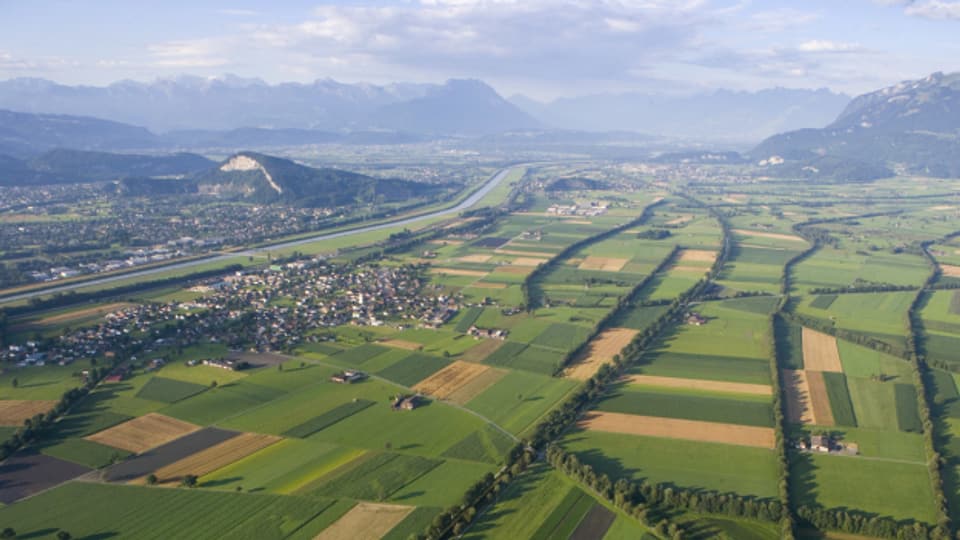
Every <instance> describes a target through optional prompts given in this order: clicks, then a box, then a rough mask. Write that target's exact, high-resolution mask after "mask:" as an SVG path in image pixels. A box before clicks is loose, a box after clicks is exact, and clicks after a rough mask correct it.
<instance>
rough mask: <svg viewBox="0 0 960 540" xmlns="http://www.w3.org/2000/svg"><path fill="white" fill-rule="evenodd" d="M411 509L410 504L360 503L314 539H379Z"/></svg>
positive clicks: (411, 510)
mask: <svg viewBox="0 0 960 540" xmlns="http://www.w3.org/2000/svg"><path fill="white" fill-rule="evenodd" d="M413 510H414V508H413V507H412V506H399V505H394V504H374V503H360V504H358V505H356V506H354V507H353V508H352V509H351V510H350V511H349V512H347V513H346V514H344V515H343V517H341V518H340V519H338V520H337V521H336V522H334V524H333V525H331V526H330V527H327V528H326V529H324V531H323V532H321V533H320V534H318V535H317V536H315V537H314V540H380V539H381V538H383V537H384V536H386V534H387V533H388V532H390V529H392V528H394V527H396V526H397V525H398V524H399V523H400V522H401V521H403V520H404V518H406V517H407V516H408V515H409V514H410V513H411V512H413Z"/></svg>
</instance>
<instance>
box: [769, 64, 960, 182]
mask: <svg viewBox="0 0 960 540" xmlns="http://www.w3.org/2000/svg"><path fill="white" fill-rule="evenodd" d="M750 154H751V156H752V157H753V158H755V159H758V160H768V159H769V158H770V157H773V156H778V157H780V158H782V159H785V160H787V161H788V163H787V165H789V162H791V161H792V162H796V163H801V164H803V163H807V162H813V161H817V160H819V161H823V160H824V158H839V159H840V160H843V161H845V162H847V163H853V162H860V163H863V164H864V165H867V166H872V167H877V166H879V167H886V168H889V169H890V170H892V171H894V172H897V173H901V174H921V175H927V176H936V177H956V176H960V73H954V74H950V75H944V74H943V73H934V74H933V75H930V76H929V77H926V78H924V79H919V80H914V81H904V82H901V83H899V84H897V85H894V86H891V87H888V88H884V89H882V90H878V91H876V92H871V93H868V94H864V95H862V96H859V97H857V98H856V99H854V100H853V101H851V102H850V104H849V105H848V106H847V107H846V108H845V109H844V110H843V111H842V112H841V113H840V114H839V116H838V117H837V118H836V119H835V120H834V121H833V122H832V123H830V124H829V125H828V126H826V127H825V128H822V129H803V130H797V131H791V132H787V133H783V134H780V135H775V136H773V137H770V138H768V139H767V140H765V141H763V142H762V143H761V144H760V145H759V146H757V147H756V148H754V149H753V151H751V153H750ZM810 167H813V168H817V167H816V166H815V165H810Z"/></svg>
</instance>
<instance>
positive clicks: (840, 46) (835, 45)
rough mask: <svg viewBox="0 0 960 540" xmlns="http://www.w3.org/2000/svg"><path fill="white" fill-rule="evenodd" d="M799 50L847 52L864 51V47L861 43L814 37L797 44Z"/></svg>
mask: <svg viewBox="0 0 960 540" xmlns="http://www.w3.org/2000/svg"><path fill="white" fill-rule="evenodd" d="M797 50H799V51H801V52H810V53H845V52H856V51H862V50H863V47H862V46H861V45H860V44H859V43H845V42H842V41H830V40H828V39H812V40H810V41H805V42H803V43H801V44H800V45H799V46H797Z"/></svg>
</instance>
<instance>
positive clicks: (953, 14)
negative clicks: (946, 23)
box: [904, 0, 960, 19]
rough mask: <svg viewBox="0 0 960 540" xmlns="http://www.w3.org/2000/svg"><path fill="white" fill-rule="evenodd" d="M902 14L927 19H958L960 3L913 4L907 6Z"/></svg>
mask: <svg viewBox="0 0 960 540" xmlns="http://www.w3.org/2000/svg"><path fill="white" fill-rule="evenodd" d="M904 13H906V14H907V15H914V16H917V17H924V18H927V19H960V2H949V1H947V0H927V1H925V2H913V3H911V4H910V5H909V6H907V8H906V10H905V11H904Z"/></svg>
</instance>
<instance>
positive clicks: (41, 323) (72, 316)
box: [10, 302, 133, 332]
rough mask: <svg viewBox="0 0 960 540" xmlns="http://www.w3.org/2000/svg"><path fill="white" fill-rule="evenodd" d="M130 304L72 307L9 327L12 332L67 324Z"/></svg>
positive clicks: (115, 303) (116, 303)
mask: <svg viewBox="0 0 960 540" xmlns="http://www.w3.org/2000/svg"><path fill="white" fill-rule="evenodd" d="M131 305H133V304H130V303H127V302H114V303H112V304H104V305H101V306H93V307H89V308H85V309H74V310H71V311H67V312H66V313H60V314H58V315H51V316H49V317H42V318H39V319H36V320H31V321H26V322H22V323H17V324H13V325H11V327H10V329H11V330H12V331H14V332H23V331H26V330H31V329H36V328H46V327H50V326H56V325H58V324H69V323H71V322H73V321H82V320H84V319H89V318H90V317H95V316H103V315H106V314H107V313H113V312H114V311H119V310H121V309H123V308H125V307H130V306H131Z"/></svg>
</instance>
